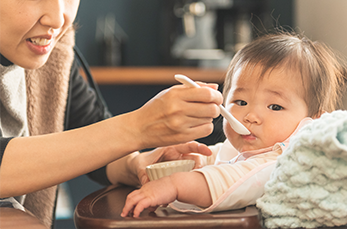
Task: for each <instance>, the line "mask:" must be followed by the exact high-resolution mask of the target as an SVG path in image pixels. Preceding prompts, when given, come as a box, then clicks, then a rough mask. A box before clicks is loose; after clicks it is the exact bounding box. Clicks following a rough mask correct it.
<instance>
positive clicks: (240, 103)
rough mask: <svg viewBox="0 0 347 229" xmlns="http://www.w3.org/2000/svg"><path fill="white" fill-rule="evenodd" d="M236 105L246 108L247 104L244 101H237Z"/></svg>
mask: <svg viewBox="0 0 347 229" xmlns="http://www.w3.org/2000/svg"><path fill="white" fill-rule="evenodd" d="M235 103H236V104H237V105H239V106H246V105H247V102H246V101H243V100H236V101H235Z"/></svg>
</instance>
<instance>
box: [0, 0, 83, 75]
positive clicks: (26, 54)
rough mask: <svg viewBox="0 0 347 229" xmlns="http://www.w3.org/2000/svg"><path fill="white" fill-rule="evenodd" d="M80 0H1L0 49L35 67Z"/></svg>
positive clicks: (70, 20)
mask: <svg viewBox="0 0 347 229" xmlns="http://www.w3.org/2000/svg"><path fill="white" fill-rule="evenodd" d="M78 5H79V0H0V53H1V54H2V55H3V56H5V57H6V58H7V59H8V60H9V61H11V62H12V63H14V64H16V65H19V66H21V67H23V68H26V69H36V68H39V67H41V66H42V65H43V64H44V63H46V61H47V59H48V57H49V55H50V53H51V51H52V49H53V47H54V46H55V44H56V43H57V41H58V40H59V39H60V38H61V37H62V35H63V34H64V33H65V31H66V30H67V29H68V28H69V27H70V26H71V25H72V23H73V21H74V20H75V17H76V14H77V9H78Z"/></svg>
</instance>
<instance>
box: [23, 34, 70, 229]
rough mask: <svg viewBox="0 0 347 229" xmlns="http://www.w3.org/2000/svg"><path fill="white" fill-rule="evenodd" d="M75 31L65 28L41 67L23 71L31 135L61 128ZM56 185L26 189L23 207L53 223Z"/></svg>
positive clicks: (44, 222)
mask: <svg viewBox="0 0 347 229" xmlns="http://www.w3.org/2000/svg"><path fill="white" fill-rule="evenodd" d="M74 34H75V33H74V30H73V29H70V30H68V31H67V32H66V34H65V35H64V36H63V37H62V38H61V39H60V41H59V42H58V44H57V45H56V47H55V48H54V50H53V51H52V54H51V55H50V57H49V59H48V61H47V63H46V64H45V65H44V66H43V67H41V68H39V69H35V70H26V71H25V73H26V86H27V101H28V102H27V115H28V116H27V117H28V126H29V132H30V135H31V136H34V135H42V134H48V133H54V132H61V131H63V128H64V114H65V106H66V101H67V96H68V85H69V77H70V70H71V66H72V61H73V58H74V52H73V46H74V40H75V37H74ZM56 189H57V187H56V186H54V187H50V188H47V189H44V190H41V191H37V192H33V193H29V194H27V196H26V199H25V203H24V207H25V208H26V209H28V210H29V211H30V212H31V213H33V214H34V215H35V216H36V217H37V218H38V219H39V220H40V221H41V222H42V223H43V224H44V225H46V226H48V227H50V226H51V224H52V216H53V207H54V202H55V199H56Z"/></svg>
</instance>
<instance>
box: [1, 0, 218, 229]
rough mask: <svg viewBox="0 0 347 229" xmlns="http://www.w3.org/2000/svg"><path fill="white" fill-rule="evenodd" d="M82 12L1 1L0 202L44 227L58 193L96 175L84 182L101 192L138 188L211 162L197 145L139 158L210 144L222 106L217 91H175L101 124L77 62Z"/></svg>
mask: <svg viewBox="0 0 347 229" xmlns="http://www.w3.org/2000/svg"><path fill="white" fill-rule="evenodd" d="M78 5H79V0H34V1H33V0H1V1H0V53H1V65H0V87H1V89H0V101H1V103H0V105H1V107H0V114H1V116H0V148H1V149H0V154H1V156H0V160H1V161H0V162H1V167H0V168H1V170H0V182H1V187H0V198H9V199H8V200H10V201H15V200H14V198H11V197H16V198H15V199H16V200H17V201H19V202H20V204H24V207H26V209H28V210H29V211H30V212H32V213H33V214H34V215H35V216H37V217H38V218H39V219H40V220H41V221H42V222H43V223H44V224H45V225H47V226H49V225H51V222H52V215H53V213H52V212H53V207H54V200H55V198H56V185H57V184H59V183H62V182H65V181H67V180H69V179H72V178H74V177H77V176H79V175H82V174H86V173H90V172H92V171H94V172H92V173H91V174H90V176H91V177H93V178H94V179H96V180H99V181H100V182H101V183H104V184H109V183H113V184H117V183H126V184H133V185H139V184H140V183H141V182H140V181H139V180H141V181H142V183H143V182H145V180H146V177H145V176H144V167H145V166H146V164H149V163H153V162H156V161H160V160H170V159H177V158H181V157H182V154H184V153H189V152H192V151H194V152H200V153H202V154H209V153H210V151H209V150H208V149H207V148H206V147H205V146H203V145H200V144H197V143H194V142H192V143H191V144H189V145H188V146H177V147H172V148H168V149H166V150H165V151H164V150H161V149H157V150H155V151H153V152H151V153H148V154H143V155H142V154H141V155H139V154H138V153H136V151H138V150H141V149H145V148H152V147H158V146H166V145H172V144H178V143H183V142H187V141H191V140H194V139H196V138H200V137H203V136H206V135H208V134H210V133H211V132H212V129H213V124H212V119H213V118H215V117H217V116H218V115H219V109H218V105H219V104H221V103H222V96H221V94H220V93H219V92H218V91H217V90H215V89H216V85H203V86H204V87H202V88H200V89H199V88H186V87H184V86H174V87H172V88H170V89H167V90H165V91H162V92H161V93H159V94H158V95H157V96H155V97H154V98H153V99H152V100H150V101H149V102H148V103H146V104H145V105H144V106H143V107H141V108H140V109H138V110H136V111H133V112H130V113H127V114H123V115H119V116H116V117H111V118H108V119H106V118H107V117H110V115H109V113H108V111H107V109H105V107H103V106H102V105H100V104H99V103H97V101H96V96H95V93H94V92H93V91H92V90H90V89H89V88H88V87H87V86H86V84H85V83H84V81H83V79H82V78H81V77H80V76H79V74H78V67H77V65H76V63H75V61H74V53H73V46H74V30H73V29H72V24H73V21H74V19H75V16H76V13H77V9H78ZM103 119H105V120H103ZM102 120H103V121H102ZM65 130H66V131H65ZM132 152H135V153H132ZM118 159H120V160H118ZM106 165H107V166H106ZM24 195H26V196H24ZM24 197H25V198H24Z"/></svg>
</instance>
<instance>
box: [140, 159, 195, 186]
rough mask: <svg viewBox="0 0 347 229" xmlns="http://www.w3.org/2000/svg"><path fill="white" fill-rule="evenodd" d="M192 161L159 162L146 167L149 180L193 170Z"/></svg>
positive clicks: (193, 162)
mask: <svg viewBox="0 0 347 229" xmlns="http://www.w3.org/2000/svg"><path fill="white" fill-rule="evenodd" d="M194 165H195V161H193V160H177V161H166V162H160V163H156V164H153V165H149V166H147V167H146V172H147V175H148V178H149V180H151V181H152V180H157V179H159V178H161V177H164V176H169V175H171V174H173V173H176V172H189V171H190V170H192V169H193V168H194Z"/></svg>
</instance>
